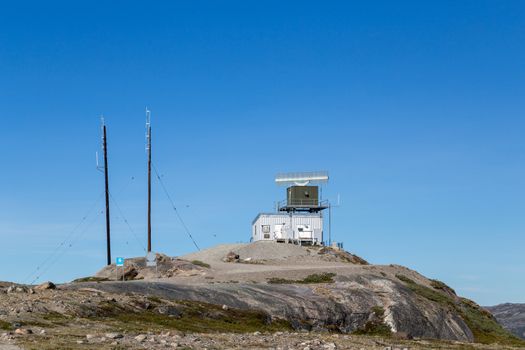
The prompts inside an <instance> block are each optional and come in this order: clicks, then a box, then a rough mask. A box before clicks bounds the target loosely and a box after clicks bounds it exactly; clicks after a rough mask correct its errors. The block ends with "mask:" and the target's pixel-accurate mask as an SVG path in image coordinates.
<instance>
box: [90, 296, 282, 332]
mask: <svg viewBox="0 0 525 350" xmlns="http://www.w3.org/2000/svg"><path fill="white" fill-rule="evenodd" d="M178 305H179V306H180V307H181V310H182V314H181V315H180V316H179V317H170V316H169V315H161V314H158V313H156V312H154V311H142V312H132V311H124V310H121V309H119V308H115V309H114V310H113V312H109V310H108V304H105V305H104V308H105V316H104V317H99V318H97V319H98V320H104V321H107V323H109V324H111V325H112V326H113V328H115V329H118V330H119V331H126V332H145V331H150V330H151V331H153V330H166V329H175V330H178V331H182V332H198V333H217V332H233V333H247V332H255V331H260V332H276V331H288V330H292V327H291V326H290V324H289V322H287V321H284V320H280V319H277V320H272V319H271V317H270V316H269V315H268V314H267V313H265V312H263V311H259V310H239V309H233V308H230V309H228V310H223V309H222V307H221V306H218V305H213V304H206V303H200V302H193V301H182V302H179V303H178Z"/></svg>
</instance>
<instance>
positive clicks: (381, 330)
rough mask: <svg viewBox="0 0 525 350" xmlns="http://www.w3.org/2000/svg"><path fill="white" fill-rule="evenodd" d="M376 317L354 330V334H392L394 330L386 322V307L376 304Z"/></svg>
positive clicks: (384, 335)
mask: <svg viewBox="0 0 525 350" xmlns="http://www.w3.org/2000/svg"><path fill="white" fill-rule="evenodd" d="M372 313H373V314H374V316H375V317H374V319H373V320H372V321H369V322H367V323H366V324H365V326H364V327H363V328H361V329H358V330H356V331H354V332H353V333H352V334H357V335H376V336H383V337H389V336H391V335H392V330H391V329H390V327H389V326H388V325H386V324H385V322H384V320H383V317H384V315H385V309H384V308H383V307H381V306H374V307H373V308H372Z"/></svg>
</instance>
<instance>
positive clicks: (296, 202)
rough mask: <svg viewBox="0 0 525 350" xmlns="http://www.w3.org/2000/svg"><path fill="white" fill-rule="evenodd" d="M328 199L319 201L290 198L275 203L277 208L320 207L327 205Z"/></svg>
mask: <svg viewBox="0 0 525 350" xmlns="http://www.w3.org/2000/svg"><path fill="white" fill-rule="evenodd" d="M328 205H329V202H328V200H324V201H319V200H318V199H291V200H284V201H280V202H278V203H277V209H281V208H320V207H326V208H327V207H328Z"/></svg>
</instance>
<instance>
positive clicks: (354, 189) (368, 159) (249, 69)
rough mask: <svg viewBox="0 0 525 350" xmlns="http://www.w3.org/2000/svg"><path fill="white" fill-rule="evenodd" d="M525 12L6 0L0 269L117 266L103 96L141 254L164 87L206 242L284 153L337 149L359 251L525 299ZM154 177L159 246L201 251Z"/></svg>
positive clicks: (343, 232)
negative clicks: (147, 117) (150, 158)
mask: <svg viewBox="0 0 525 350" xmlns="http://www.w3.org/2000/svg"><path fill="white" fill-rule="evenodd" d="M524 23H525V4H524V3H523V2H522V1H479V0H476V1H395V2H394V1H359V2H358V1H352V2H351V1H333V2H330V3H328V2H324V1H318V2H311V1H289V2H283V1H264V2H255V1H225V2H221V4H220V5H219V4H218V2H217V1H193V0H192V1H169V2H168V1H166V2H144V1H142V2H130V1H112V2H107V1H78V2H77V1H75V2H71V1H64V2H53V1H46V2H36V1H35V2H30V1H17V2H9V3H7V2H4V3H3V5H2V9H1V11H0V113H1V116H2V131H3V132H2V137H1V138H0V147H1V150H2V151H1V152H0V157H1V158H0V161H1V164H2V171H1V172H0V186H1V189H2V191H1V192H2V195H1V200H0V235H1V238H2V242H3V244H2V254H1V255H0V266H2V268H1V269H0V280H14V281H24V280H25V279H26V277H27V276H28V275H30V274H31V272H33V270H34V269H35V268H36V266H38V265H39V263H41V262H42V261H46V259H47V258H48V257H49V256H52V257H53V259H52V262H54V264H52V266H51V267H50V268H49V269H46V270H45V271H44V272H45V273H44V274H43V275H42V277H41V280H47V279H51V280H54V281H66V280H70V279H72V278H75V277H80V276H85V275H88V274H91V273H94V272H95V271H97V270H98V269H99V268H100V267H102V265H103V264H104V262H105V241H104V235H105V233H104V226H103V225H104V222H103V216H102V215H97V214H99V213H100V211H101V210H102V209H103V202H102V201H98V202H96V201H97V199H98V198H100V195H101V193H102V190H103V176H102V174H101V173H99V172H97V171H96V169H95V152H96V151H97V150H99V149H100V145H99V141H100V133H99V115H100V114H101V113H103V114H104V115H105V116H106V120H107V124H108V128H109V129H108V131H109V138H110V140H109V142H110V144H109V152H110V157H111V159H110V162H111V163H110V165H111V169H110V171H111V173H110V181H111V188H112V192H113V195H114V198H115V202H116V203H117V205H118V207H120V209H121V211H122V213H123V214H122V213H121V212H120V211H119V210H118V208H117V206H116V205H115V204H114V203H112V210H113V211H112V216H113V228H114V231H113V232H114V245H113V250H114V256H117V255H119V256H125V257H128V256H137V255H140V254H142V246H141V245H143V244H145V239H146V238H145V234H146V201H145V199H146V156H145V152H144V131H145V130H144V109H145V107H146V106H148V107H149V108H150V109H151V110H152V118H153V133H154V162H155V164H156V166H157V168H158V169H159V171H160V172H161V173H162V174H163V177H164V181H165V182H166V185H167V187H168V190H169V191H170V193H171V195H172V196H173V198H174V201H175V202H176V204H177V206H178V207H179V208H180V212H181V215H182V216H183V217H184V219H185V220H186V222H187V224H188V226H189V228H190V229H191V231H192V232H193V234H194V236H195V238H196V240H197V242H198V243H199V244H200V245H201V246H202V247H208V246H212V245H215V244H218V243H222V242H236V241H246V240H247V239H249V234H250V223H251V220H252V219H253V218H254V216H255V215H256V214H257V213H258V212H260V211H269V210H272V208H273V203H274V201H275V200H279V199H282V198H283V197H284V192H283V189H282V188H279V187H276V186H275V185H274V183H273V177H274V175H275V174H276V173H277V172H280V171H301V170H323V169H326V170H328V171H329V172H330V174H331V176H332V181H331V183H330V184H329V185H328V186H327V187H326V189H325V195H326V196H327V197H330V198H335V197H336V196H337V194H338V193H340V194H341V198H342V200H343V202H342V206H341V207H340V208H337V209H335V210H334V227H333V228H334V238H335V240H337V241H343V242H344V244H345V247H346V248H347V249H348V250H350V251H352V252H354V253H357V254H358V255H360V256H362V257H364V258H366V259H368V260H369V261H371V262H373V263H379V264H389V263H397V264H402V265H406V266H409V267H411V268H413V269H416V270H418V271H420V272H421V273H423V274H425V275H427V276H429V277H432V278H437V279H440V280H443V281H445V282H446V283H448V284H450V285H451V286H452V287H454V288H455V289H456V290H457V291H458V292H459V293H460V294H462V295H464V296H467V297H470V298H473V299H475V300H476V301H478V302H479V303H481V304H495V303H500V302H507V301H508V302H525V299H524V297H523V296H524V295H525V279H524V278H523V276H524V273H525V261H524V258H523V250H524V244H525V237H524V235H523V233H524V230H525V219H524V218H525V216H524V213H525V166H524V161H525V141H524V131H525V118H524V107H525V98H524V97H525V44H524V43H525V24H524ZM132 177H134V180H131V178H132ZM153 191H154V192H153V195H154V202H153V211H154V216H153V220H154V227H153V229H154V248H155V249H156V250H158V251H162V252H165V253H167V254H171V255H180V254H183V253H186V252H190V251H192V249H193V247H192V244H191V241H190V240H189V239H188V238H187V236H186V234H185V233H184V230H183V229H182V227H181V225H180V223H179V222H178V221H177V219H176V217H175V216H174V213H173V211H172V210H171V208H170V206H169V202H168V201H167V199H166V197H165V196H164V194H163V193H162V191H161V188H160V186H159V185H158V183H157V182H154V190H153ZM93 203H96V204H95V207H94V209H93V211H92V212H91V213H90V214H89V215H88V217H87V219H86V220H85V221H84V222H83V223H82V225H81V227H80V229H79V230H77V231H75V232H74V233H73V234H72V236H71V238H70V239H67V238H68V237H69V235H70V232H71V231H72V230H73V229H74V228H75V226H76V225H77V224H78V223H79V222H80V221H81V219H82V217H83V216H84V215H86V213H87V212H88V210H89V209H90V208H91V207H92V206H93ZM124 218H127V220H128V222H129V225H130V226H131V228H132V229H133V231H134V232H135V235H136V236H137V237H138V238H139V240H138V241H137V239H136V238H135V237H134V236H133V234H132V233H131V232H130V229H129V228H128V226H127V225H126V224H125V222H124ZM64 240H66V242H67V243H65V245H64V246H61V248H64V249H61V250H60V254H58V256H57V259H55V258H54V255H51V254H52V253H53V252H54V251H55V249H56V248H57V246H59V244H60V243H61V242H63V241H64ZM70 245H71V246H70ZM62 251H63V252H64V253H63V254H62ZM41 272H43V271H42V270H41Z"/></svg>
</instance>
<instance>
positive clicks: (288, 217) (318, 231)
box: [251, 212, 323, 244]
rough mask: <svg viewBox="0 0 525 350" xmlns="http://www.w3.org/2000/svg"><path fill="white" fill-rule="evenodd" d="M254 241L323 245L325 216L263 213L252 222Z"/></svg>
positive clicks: (301, 213)
mask: <svg viewBox="0 0 525 350" xmlns="http://www.w3.org/2000/svg"><path fill="white" fill-rule="evenodd" d="M251 240H252V241H264V240H266V241H277V242H294V243H301V244H322V242H323V215H322V214H321V212H317V213H307V212H295V213H287V212H280V213H261V214H259V215H257V217H256V218H255V219H254V220H253V222H252V238H251Z"/></svg>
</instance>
